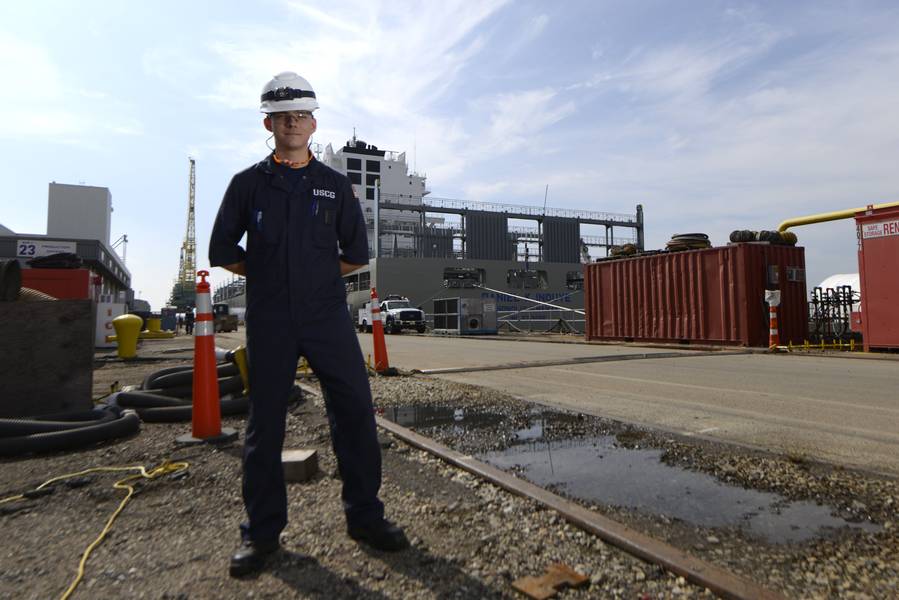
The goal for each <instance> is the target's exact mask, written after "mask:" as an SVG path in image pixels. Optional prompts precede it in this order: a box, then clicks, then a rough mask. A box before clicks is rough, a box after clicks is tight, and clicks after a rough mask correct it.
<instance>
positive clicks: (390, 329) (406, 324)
mask: <svg viewBox="0 0 899 600" xmlns="http://www.w3.org/2000/svg"><path fill="white" fill-rule="evenodd" d="M381 322H382V323H383V324H384V333H400V332H401V331H402V330H403V329H414V330H415V331H417V332H418V333H424V332H425V330H426V329H427V322H426V321H425V313H424V311H422V310H419V309H417V308H415V307H413V306H411V305H410V304H409V299H408V298H404V297H403V296H396V295H389V296H386V297H385V298H384V299H383V300H381ZM371 324H372V319H371V302H366V303H365V306H364V307H362V308H360V309H359V320H358V326H359V331H362V332H369V333H371Z"/></svg>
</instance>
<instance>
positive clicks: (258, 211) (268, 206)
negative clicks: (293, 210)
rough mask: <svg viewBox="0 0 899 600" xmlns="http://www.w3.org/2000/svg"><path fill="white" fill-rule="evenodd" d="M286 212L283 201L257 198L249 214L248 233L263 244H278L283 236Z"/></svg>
mask: <svg viewBox="0 0 899 600" xmlns="http://www.w3.org/2000/svg"><path fill="white" fill-rule="evenodd" d="M286 221H287V211H286V207H285V205H284V201H283V199H280V198H272V197H263V198H258V199H257V201H256V203H255V204H254V206H253V208H252V210H251V213H250V231H251V232H253V234H254V237H255V238H256V239H257V240H259V241H260V242H262V243H264V244H272V245H274V244H278V243H280V242H281V238H282V237H283V235H284V224H285V222H286Z"/></svg>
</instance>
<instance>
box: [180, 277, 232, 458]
mask: <svg viewBox="0 0 899 600" xmlns="http://www.w3.org/2000/svg"><path fill="white" fill-rule="evenodd" d="M197 275H199V276H200V282H199V283H197V299H196V305H197V318H196V321H195V323H194V384H193V415H192V419H191V421H192V423H191V425H192V433H193V435H184V436H180V437H179V438H178V441H179V442H182V443H199V442H217V443H220V442H228V441H231V440H234V439H236V438H237V431H235V430H234V429H224V430H223V429H222V415H221V404H220V399H219V382H218V373H217V372H216V365H215V320H214V318H213V316H212V299H211V298H210V296H209V282H207V281H206V277H208V276H209V271H198V272H197Z"/></svg>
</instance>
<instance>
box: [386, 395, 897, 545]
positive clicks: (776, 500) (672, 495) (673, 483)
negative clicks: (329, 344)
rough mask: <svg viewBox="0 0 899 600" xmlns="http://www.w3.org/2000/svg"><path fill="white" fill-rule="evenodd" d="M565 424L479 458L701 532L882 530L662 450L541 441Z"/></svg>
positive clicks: (600, 441)
mask: <svg viewBox="0 0 899 600" xmlns="http://www.w3.org/2000/svg"><path fill="white" fill-rule="evenodd" d="M385 416H386V417H387V418H388V419H390V420H392V421H395V422H397V423H399V424H400V425H404V426H407V427H412V428H422V427H435V426H445V427H448V428H451V430H452V431H455V432H457V433H460V434H461V433H464V432H465V431H468V430H472V429H476V428H479V427H487V426H491V425H496V424H497V423H499V422H500V421H501V420H502V418H503V417H502V416H501V415H498V414H493V413H479V412H473V411H463V410H461V409H456V410H454V409H451V408H435V407H426V406H417V407H405V408H393V409H387V410H386V411H385ZM571 419H572V417H571V416H570V415H566V414H562V413H543V414H542V416H539V417H538V416H537V414H535V415H533V416H532V418H531V419H530V420H529V424H528V427H527V428H525V429H521V430H519V431H516V432H515V438H516V439H517V440H519V442H518V443H516V444H515V445H513V446H511V447H510V448H508V449H506V450H502V451H492V452H487V453H485V454H482V455H480V456H479V457H478V458H479V459H481V460H484V461H485V462H488V463H490V464H492V465H494V466H495V467H498V468H500V469H503V470H507V471H510V470H512V471H515V472H517V473H519V474H520V475H522V476H523V477H525V478H526V479H528V480H530V481H532V482H533V483H536V484H537V485H540V486H542V487H545V488H550V489H553V490H557V491H560V492H564V493H566V494H568V495H570V496H573V497H575V498H579V499H581V500H585V501H588V502H593V503H597V504H605V505H612V506H622V507H627V508H632V509H638V510H641V511H643V512H648V513H653V514H659V515H665V516H666V517H668V518H676V519H681V520H683V521H686V522H688V523H692V524H694V525H699V526H703V527H738V528H741V529H743V530H744V532H745V533H746V534H748V535H750V536H753V537H758V538H761V539H764V540H765V541H767V542H769V543H788V542H802V541H805V540H810V539H813V538H815V537H821V536H825V535H828V534H830V533H833V532H834V531H836V530H838V529H840V528H843V527H850V528H853V529H862V530H865V531H874V532H876V531H880V530H881V529H882V528H881V527H880V526H879V525H875V524H872V523H850V522H848V521H846V520H844V519H842V518H840V517H837V516H834V515H832V514H831V509H830V508H829V507H827V506H819V505H817V504H815V503H813V502H790V501H788V500H786V499H785V498H784V497H783V496H780V495H778V494H773V493H770V492H760V491H757V490H747V489H744V488H741V487H737V486H733V485H726V484H724V483H721V482H719V481H718V480H717V479H715V478H714V477H712V476H710V475H706V474H703V473H699V472H695V471H689V470H686V469H681V468H678V467H674V466H670V465H667V464H665V463H663V462H662V461H661V460H660V459H661V455H662V451H661V450H657V449H628V448H622V447H619V445H618V443H617V441H616V439H615V437H614V436H599V437H585V438H570V439H564V440H559V441H552V442H546V441H544V440H543V433H544V428H546V427H548V426H549V427H551V426H553V425H554V424H558V423H562V422H568V421H571ZM557 422H558V423H557Z"/></svg>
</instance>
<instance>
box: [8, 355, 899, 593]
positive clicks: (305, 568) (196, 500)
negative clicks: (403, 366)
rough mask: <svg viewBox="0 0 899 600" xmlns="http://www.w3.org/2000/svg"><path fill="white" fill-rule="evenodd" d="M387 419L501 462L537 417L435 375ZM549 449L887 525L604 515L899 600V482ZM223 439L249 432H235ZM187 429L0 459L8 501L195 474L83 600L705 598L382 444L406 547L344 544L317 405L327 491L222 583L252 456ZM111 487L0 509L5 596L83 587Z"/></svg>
mask: <svg viewBox="0 0 899 600" xmlns="http://www.w3.org/2000/svg"><path fill="white" fill-rule="evenodd" d="M173 364H183V360H177V361H171V362H158V363H139V364H131V365H123V364H121V363H112V364H109V365H106V366H103V367H102V368H98V369H97V370H96V371H95V380H94V389H95V394H96V395H100V394H102V393H103V392H105V391H106V390H108V388H109V385H110V384H112V383H113V382H114V381H118V382H119V383H120V384H137V383H139V382H140V381H141V379H142V378H143V376H144V375H146V374H147V373H150V372H153V371H155V370H157V369H161V368H164V367H165V366H171V365H173ZM372 388H373V391H374V394H375V398H376V405H377V406H378V407H379V408H388V407H390V406H406V405H410V404H416V403H418V404H425V405H435V404H436V405H443V406H451V407H454V408H456V407H465V408H469V409H470V408H481V409H489V410H491V411H494V412H499V413H501V414H502V415H503V419H502V421H501V422H499V423H497V424H496V425H495V426H494V427H493V428H486V429H483V430H479V431H480V433H478V434H477V435H466V436H463V437H461V438H460V437H459V436H458V435H453V434H452V433H451V432H449V431H441V430H439V429H435V430H434V431H427V432H425V433H427V434H428V435H432V434H433V437H435V438H436V439H438V441H440V442H441V443H444V444H445V445H448V446H451V447H454V448H456V449H458V450H461V451H465V452H470V453H479V452H483V451H485V450H488V449H496V448H502V447H505V445H508V444H509V443H511V442H512V441H514V440H512V439H511V436H510V434H509V432H511V431H514V430H516V429H521V428H522V425H523V424H524V425H526V424H527V420H528V415H529V414H530V413H531V411H532V409H533V407H530V406H526V405H524V404H523V403H522V402H521V401H519V400H516V399H513V398H511V397H509V396H506V395H503V394H499V393H496V392H493V391H490V390H485V389H482V388H475V387H472V386H465V385H460V384H455V383H450V382H445V381H441V380H437V379H431V378H426V377H399V378H376V379H373V380H372ZM566 423H567V424H566V425H565V426H564V427H560V428H559V430H557V431H547V432H546V436H547V437H549V438H556V439H561V438H567V437H572V436H583V435H594V434H596V433H612V434H617V435H618V439H619V441H620V442H621V444H622V445H634V446H638V445H639V446H641V447H645V446H650V447H658V448H662V449H664V450H665V451H666V452H665V460H666V461H668V462H671V463H676V464H679V465H682V466H685V467H688V468H690V469H695V470H700V471H703V472H707V473H711V474H715V475H716V476H718V477H720V478H721V479H723V480H727V481H730V482H732V483H735V484H739V485H745V486H751V487H755V488H759V489H765V490H772V491H777V492H778V493H781V494H783V495H785V496H787V497H788V498H791V499H813V500H818V501H820V502H824V503H826V504H828V505H831V506H833V507H834V509H835V510H837V511H840V512H842V513H844V514H845V515H846V516H852V517H853V518H856V519H868V520H870V521H872V522H875V523H879V524H881V525H883V527H884V529H883V531H881V532H880V533H876V534H870V533H862V532H857V533H854V534H853V535H842V536H837V537H834V538H831V539H825V540H819V541H815V542H808V543H805V544H795V545H768V544H763V543H760V542H758V541H754V540H747V539H745V538H743V537H741V535H740V533H739V532H731V531H727V530H719V529H716V530H702V529H698V528H696V527H692V526H689V525H688V524H686V523H683V522H678V521H673V520H671V519H667V518H665V517H660V516H658V515H651V514H641V513H638V512H636V511H630V510H625V509H622V508H620V507H619V508H616V507H605V506H593V508H594V509H596V510H598V511H600V512H603V513H605V514H608V515H610V516H612V517H614V518H616V519H619V520H621V521H622V522H624V523H626V524H628V525H629V526H631V527H634V528H637V529H640V530H643V531H645V532H647V533H649V534H651V535H653V536H654V537H657V538H659V539H664V540H666V541H668V542H669V543H672V544H675V545H678V546H680V547H684V548H686V549H688V550H689V551H690V552H692V553H694V554H696V555H698V556H701V557H702V558H705V559H706V560H709V561H711V562H715V563H716V564H719V565H720V566H722V567H725V568H727V569H730V570H732V571H734V572H737V573H740V574H742V575H743V576H746V577H748V578H751V579H753V580H755V581H757V582H759V583H762V584H764V585H767V586H769V587H771V588H773V589H776V590H780V591H781V592H782V593H784V594H785V595H786V596H787V597H791V598H793V597H796V598H799V597H802V598H828V597H832V598H838V597H839V598H886V597H896V596H897V589H896V586H897V580H899V574H897V556H899V552H897V551H899V543H897V535H896V529H895V526H894V523H895V522H896V513H897V509H896V505H897V500H899V487H897V484H896V482H895V481H892V480H887V479H880V478H876V477H872V476H867V475H864V474H861V473H855V472H850V471H843V470H839V469H834V468H829V467H827V466H824V465H815V464H813V463H810V462H808V461H806V460H804V459H803V457H776V456H768V455H762V454H759V453H753V452H748V451H745V450H740V449H735V448H732V447H723V446H717V445H713V444H709V443H704V442H697V441H695V440H683V439H675V438H673V437H672V436H669V435H657V434H655V433H652V432H646V431H642V430H636V429H632V428H628V427H625V426H622V425H620V424H617V423H614V422H611V421H603V420H600V419H595V418H592V417H591V418H586V417H583V418H576V417H575V418H572V419H570V420H567V421H566ZM223 424H224V425H225V426H230V427H235V428H238V429H240V428H242V425H243V421H242V419H239V418H233V419H226V420H225V421H224V423H223ZM188 429H189V426H188V425H187V424H183V425H177V424H175V425H165V424H144V425H143V426H142V431H141V433H140V434H139V435H137V436H134V437H132V438H130V439H127V440H122V441H118V442H112V443H109V444H106V445H104V446H99V447H95V448H92V449H86V450H82V451H78V452H73V453H68V454H55V455H50V456H44V457H31V458H24V459H19V460H10V461H4V464H3V468H2V474H0V498H2V497H6V496H8V495H10V494H14V493H20V492H22V491H24V490H26V489H29V488H33V487H34V486H36V485H37V484H39V483H41V482H42V481H44V480H46V479H48V478H50V477H52V476H56V475H60V474H64V473H70V472H74V471H77V470H80V469H83V468H86V467H94V466H107V465H132V464H143V465H147V466H153V465H156V464H159V463H160V462H162V461H163V460H164V459H172V460H187V461H188V462H190V469H189V471H188V475H187V476H185V477H178V478H176V477H171V476H169V477H165V478H161V479H159V480H156V481H152V482H145V483H141V484H139V485H138V493H137V494H136V495H135V496H134V498H133V499H132V500H131V502H130V503H129V505H128V506H127V507H126V508H125V510H124V511H123V512H122V514H121V516H120V517H119V518H118V520H117V521H116V522H115V524H114V526H113V528H112V533H111V534H110V536H109V537H108V538H107V540H106V541H105V542H104V543H103V544H102V545H100V546H99V547H98V548H97V550H95V551H94V553H93V555H92V556H91V558H90V560H89V562H88V564H87V568H86V575H85V579H84V581H83V583H82V584H81V586H80V587H79V588H78V589H77V590H76V592H75V594H74V596H73V597H74V598H121V597H127V598H170V599H175V598H179V599H180V598H185V599H186V598H245V597H246V598H250V597H252V598H260V597H261V598H294V597H295V598H490V597H495V598H505V597H509V598H514V597H521V596H520V595H519V594H517V593H516V592H515V591H514V590H513V589H512V588H511V585H510V584H511V582H512V581H513V580H515V579H517V578H519V577H522V576H525V575H540V574H542V572H543V571H544V569H545V568H546V567H547V566H548V565H549V564H550V563H553V562H564V563H566V564H568V565H570V566H571V567H574V568H576V569H577V570H579V571H581V572H583V573H585V574H587V575H588V576H590V578H591V585H590V588H589V589H581V590H566V591H564V592H562V593H561V594H560V597H562V598H641V599H642V598H681V597H684V598H701V597H711V594H710V593H708V592H707V591H705V590H702V589H700V588H697V587H695V586H692V585H691V584H689V583H687V582H685V581H684V580H683V579H682V578H678V577H676V576H673V575H672V574H670V573H667V572H665V571H663V570H661V569H658V568H656V567H654V566H652V565H650V564H647V563H644V562H642V561H640V560H638V559H635V558H633V557H631V556H630V555H627V554H625V553H623V552H621V551H619V550H617V549H615V548H613V547H611V546H608V545H606V544H604V543H603V542H602V541H600V540H598V539H597V538H595V537H594V536H592V535H589V534H585V533H583V532H581V531H580V530H578V529H577V528H575V527H573V526H571V525H569V524H567V523H566V522H564V521H562V519H560V518H559V517H558V515H556V514H555V513H554V512H552V511H547V510H545V509H542V508H540V507H539V506H537V505H536V504H535V503H534V502H532V501H530V500H526V499H522V498H518V497H516V496H513V495H511V494H509V493H507V492H505V491H503V490H501V489H499V488H497V487H496V486H494V485H492V484H489V483H485V482H481V481H479V480H477V479H475V478H474V477H473V476H471V475H468V474H467V473H465V472H462V471H460V470H458V469H456V468H453V467H450V466H448V465H446V464H445V463H443V462H442V461H439V460H437V459H435V458H433V457H431V456H430V455H428V454H426V453H424V452H421V451H418V450H415V449H412V448H410V447H408V446H406V445H405V444H403V443H401V442H399V441H397V440H390V439H389V437H388V436H385V440H384V441H385V444H384V445H385V446H387V447H385V449H384V450H383V454H384V485H383V488H382V498H383V500H384V501H385V504H386V505H387V511H388V517H389V518H391V519H393V520H395V521H397V522H398V523H399V524H401V525H402V526H403V527H404V528H405V529H406V531H407V534H408V535H409V537H410V539H411V540H412V543H413V545H412V548H411V549H409V550H407V551H404V552H401V553H398V554H386V553H380V552H377V551H373V550H369V549H367V548H366V547H365V546H360V545H358V544H357V543H355V542H353V541H352V540H350V539H349V538H348V537H347V536H346V535H345V533H344V523H343V517H342V509H341V506H340V498H339V495H340V481H339V479H338V478H337V476H336V463H335V459H334V456H333V453H332V451H331V449H330V439H329V435H328V426H327V422H326V419H325V417H324V411H323V407H322V406H321V402H320V399H318V398H317V397H311V398H310V399H309V400H308V401H307V402H305V403H304V404H301V405H299V406H298V407H296V408H295V409H294V410H293V411H292V412H291V414H290V416H289V419H288V432H287V442H286V447H289V448H315V449H317V450H318V452H319V466H320V469H321V473H320V475H319V476H318V477H317V478H315V479H313V480H312V481H310V482H307V483H304V484H293V485H291V486H290V488H289V498H290V523H289V525H288V527H287V529H286V530H285V531H284V534H283V536H282V542H283V545H284V550H283V551H282V552H281V553H280V554H279V555H277V557H276V558H274V559H273V560H272V561H271V564H270V566H269V568H268V569H267V570H266V571H265V572H264V573H262V574H260V575H259V576H257V577H253V578H249V579H246V580H234V579H231V578H229V577H228V575H227V560H228V556H229V554H230V553H231V552H232V551H233V550H234V548H235V547H236V545H237V544H238V542H239V534H238V530H237V524H238V523H239V522H240V521H241V520H242V518H243V506H242V502H241V499H240V459H239V456H240V442H238V443H237V444H234V445H231V446H229V447H224V448H221V449H215V448H211V447H200V448H196V447H194V448H179V447H178V446H176V444H175V443H174V439H175V437H176V436H177V435H180V434H182V433H185V432H186V431H187V430H188ZM117 478H118V477H116V476H115V475H97V476H92V477H91V478H90V481H89V482H88V483H87V485H84V486H82V487H78V488H72V489H70V488H68V487H67V486H63V485H58V486H56V491H55V493H53V494H52V495H49V496H44V497H40V498H35V499H31V500H27V501H22V502H15V503H10V504H5V505H2V506H0V509H2V510H0V535H3V536H4V537H5V538H6V539H8V540H14V541H13V542H12V543H6V544H4V546H3V548H2V550H0V597H2V598H7V597H9V598H53V597H59V595H60V594H61V593H62V592H63V591H64V590H65V588H66V587H67V586H68V584H69V582H70V581H71V579H72V578H73V577H74V575H75V572H76V568H77V563H78V557H79V555H80V553H81V552H82V551H83V549H84V548H85V547H86V546H87V545H88V544H89V543H90V542H91V541H92V540H93V538H94V537H95V536H96V535H97V534H98V533H99V531H100V530H101V529H102V526H103V524H104V522H105V521H106V519H108V517H109V515H110V514H111V513H112V511H113V510H114V509H115V507H116V506H117V504H118V502H119V501H120V498H121V497H122V496H123V492H121V491H119V490H114V489H113V488H112V483H113V482H114V481H115V480H116V479H117Z"/></svg>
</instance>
